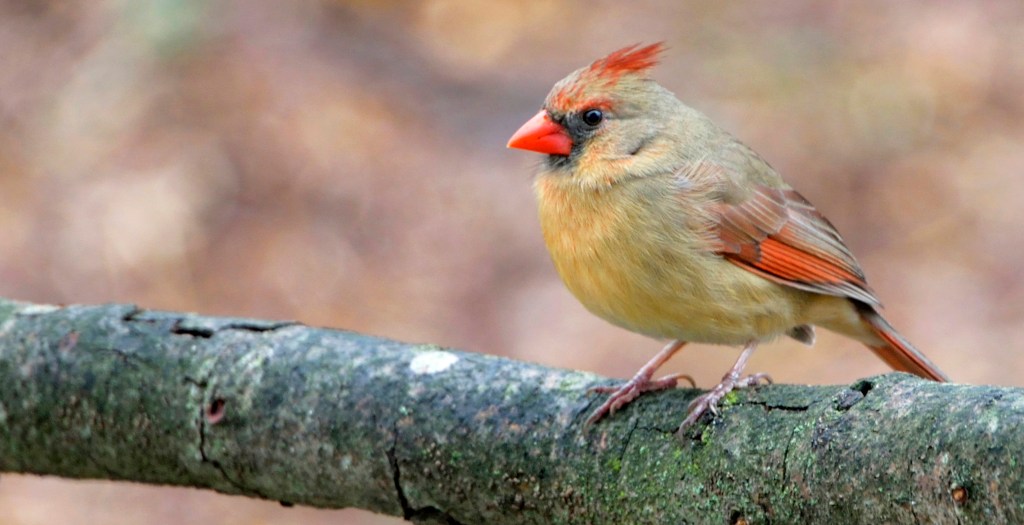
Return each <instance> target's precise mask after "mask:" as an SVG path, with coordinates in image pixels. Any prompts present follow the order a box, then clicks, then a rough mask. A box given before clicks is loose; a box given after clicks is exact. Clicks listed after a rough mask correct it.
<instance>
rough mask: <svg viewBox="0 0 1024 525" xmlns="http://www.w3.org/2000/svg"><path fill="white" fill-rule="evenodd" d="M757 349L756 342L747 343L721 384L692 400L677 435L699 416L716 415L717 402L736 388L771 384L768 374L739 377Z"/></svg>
mask: <svg viewBox="0 0 1024 525" xmlns="http://www.w3.org/2000/svg"><path fill="white" fill-rule="evenodd" d="M756 348H757V341H751V342H749V343H747V346H745V347H743V353H741V354H740V357H739V359H737V360H736V364H734V365H732V368H730V369H729V372H728V373H727V374H725V375H724V376H722V382H721V383H718V384H717V385H715V387H714V388H712V389H711V390H709V391H707V392H705V393H703V394H701V395H700V396H699V397H698V398H697V399H694V400H693V401H692V402H691V403H690V412H689V413H688V414H687V415H686V419H684V420H683V422H682V423H681V424H680V425H679V433H682V432H683V431H684V430H686V428H687V427H689V426H690V425H692V424H694V423H696V422H697V420H698V419H700V416H702V415H704V413H705V412H707V411H709V410H710V411H711V413H712V414H717V413H718V402H719V401H721V400H722V398H723V397H725V396H726V394H728V393H729V392H732V391H733V390H735V389H737V388H746V387H748V386H754V385H757V384H758V383H760V382H761V381H764V382H766V383H771V382H772V378H771V377H769V376H768V374H751V375H749V376H747V377H743V378H741V377H740V374H742V373H743V369H744V368H746V366H747V360H748V359H750V356H751V355H753V353H754V350H755V349H756Z"/></svg>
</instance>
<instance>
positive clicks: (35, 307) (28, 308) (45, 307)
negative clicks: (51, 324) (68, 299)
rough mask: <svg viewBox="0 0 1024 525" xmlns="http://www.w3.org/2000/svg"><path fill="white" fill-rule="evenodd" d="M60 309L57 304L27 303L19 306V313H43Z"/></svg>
mask: <svg viewBox="0 0 1024 525" xmlns="http://www.w3.org/2000/svg"><path fill="white" fill-rule="evenodd" d="M57 310H60V307H59V306H57V305H55V304H26V305H24V306H22V307H20V308H18V315H42V314H48V313H50V312H55V311H57Z"/></svg>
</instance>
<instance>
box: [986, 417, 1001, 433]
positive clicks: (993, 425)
mask: <svg viewBox="0 0 1024 525" xmlns="http://www.w3.org/2000/svg"><path fill="white" fill-rule="evenodd" d="M987 430H988V433H989V434H995V433H996V430H999V418H996V417H993V418H990V419H989V420H988V428H987Z"/></svg>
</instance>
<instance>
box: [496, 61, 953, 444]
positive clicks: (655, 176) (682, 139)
mask: <svg viewBox="0 0 1024 525" xmlns="http://www.w3.org/2000/svg"><path fill="white" fill-rule="evenodd" d="M662 48H663V47H662V45H661V44H654V45H649V46H646V47H639V46H638V45H633V46H629V47H626V48H624V49H620V50H618V51H615V52H614V53H611V54H610V55H608V56H606V57H604V58H601V59H599V60H597V61H595V62H594V63H592V64H590V65H589V66H586V67H584V68H581V69H579V70H577V71H575V72H573V73H572V74H570V75H569V76H567V77H565V78H564V79H562V80H561V81H559V82H558V83H557V84H555V86H554V87H553V88H552V89H551V92H550V93H549V94H548V96H547V99H545V101H544V108H543V109H541V111H540V112H539V113H537V114H536V115H535V116H534V117H533V118H531V119H530V120H529V121H528V122H527V123H526V124H524V125H523V126H522V127H521V128H519V130H518V131H516V132H515V134H514V135H512V138H511V139H510V140H509V143H508V146H509V147H510V148H520V149H525V150H530V151H536V152H539V153H545V154H547V157H546V159H545V163H544V165H543V168H542V169H541V172H540V174H539V175H538V176H537V179H536V182H535V184H534V188H535V191H536V195H537V202H538V204H539V209H540V222H541V226H542V229H543V232H544V240H545V242H546V244H547V247H548V250H549V251H550V252H551V258H552V259H553V260H554V263H555V267H556V268H557V270H558V273H559V275H561V277H562V280H563V281H564V282H565V284H566V286H568V287H569V290H571V291H572V293H573V294H574V295H575V296H576V298H577V299H579V300H580V302H582V303H583V305H584V306H586V307H587V309H588V310H590V311H591V312H593V313H595V314H597V315H598V316H600V317H602V318H604V319H606V320H608V321H610V322H611V323H613V324H616V325H618V326H621V327H623V328H626V329H628V330H632V331H634V332H639V333H641V334H646V335H649V336H652V337H656V338H660V339H670V340H672V342H671V343H669V344H668V345H667V346H666V347H665V348H664V349H663V350H662V351H661V352H659V353H658V354H657V355H656V356H655V357H654V358H653V359H651V360H650V361H649V362H648V363H647V364H646V365H644V366H643V367H642V368H641V369H640V370H639V371H638V372H637V373H636V375H635V376H633V378H632V379H631V380H629V381H628V382H626V383H625V384H624V385H622V386H621V387H619V388H613V387H603V388H599V389H597V390H598V391H601V392H609V393H610V394H611V395H610V396H609V397H608V399H607V400H606V401H605V402H604V404H602V405H601V406H600V407H599V408H598V409H597V410H595V411H594V413H593V414H592V415H591V416H590V419H589V420H588V422H589V423H594V422H596V421H598V420H599V419H601V418H602V417H604V416H605V415H606V414H610V413H612V412H615V411H616V410H617V409H619V408H622V407H623V406H625V405H626V404H628V403H629V402H630V401H632V400H633V399H635V398H636V397H637V396H638V395H640V394H641V393H643V392H647V391H652V390H660V389H664V388H671V387H674V386H675V385H676V382H677V380H678V379H679V377H681V376H668V377H664V378H661V379H658V380H653V379H652V376H653V374H654V372H655V371H656V370H657V369H658V367H660V366H661V365H662V364H664V363H665V361H667V360H668V359H669V358H670V357H671V356H672V355H673V354H674V353H676V352H677V351H678V350H679V349H680V348H682V347H683V345H685V344H686V343H687V342H690V341H695V342H701V343H715V344H724V345H744V348H743V352H742V354H741V355H740V357H739V359H738V360H737V361H736V364H735V365H733V367H732V369H730V370H729V372H728V373H727V374H726V375H725V376H724V377H723V378H722V382H721V383H719V384H718V385H717V386H716V387H714V388H713V389H712V390H710V391H709V392H707V393H705V394H703V395H702V396H700V397H698V398H697V399H696V400H694V401H693V403H691V404H690V410H689V414H688V415H687V417H686V419H685V420H683V422H682V424H681V425H680V430H683V429H684V428H686V427H687V426H689V425H691V424H693V423H694V422H695V421H697V420H698V418H700V416H701V415H702V414H703V413H704V412H706V411H708V410H710V411H711V412H713V413H714V412H715V406H716V404H717V403H718V401H719V400H721V398H722V397H723V396H725V395H726V394H727V393H728V392H730V391H731V390H733V389H734V388H739V387H745V386H750V385H755V384H757V383H758V382H759V381H761V380H768V381H770V380H769V379H768V377H767V376H766V375H764V374H755V375H752V376H748V377H745V378H741V377H740V375H741V373H742V370H743V368H744V366H745V364H746V361H747V359H748V358H749V357H750V355H751V354H752V353H753V351H754V349H755V348H756V347H757V344H758V343H759V342H761V341H765V340H769V339H772V338H774V337H776V336H779V335H781V334H786V335H789V336H790V337H793V338H795V339H797V340H799V341H802V342H804V343H807V344H812V343H813V342H814V328H813V327H814V326H815V325H817V326H822V327H824V328H827V329H829V330H832V331H834V332H838V333H840V334H844V335H846V336H849V337H852V338H854V339H856V340H858V341H861V342H862V343H864V344H865V345H867V346H868V348H870V349H871V350H873V351H874V352H875V353H876V354H878V356H879V357H881V358H882V360H883V361H885V362H886V363H888V364H889V366H891V367H893V368H894V369H896V370H901V371H905V372H910V373H913V374H917V375H919V376H922V377H925V378H928V379H932V380H935V381H947V380H948V379H947V377H946V375H945V374H943V373H942V372H941V371H940V370H939V369H938V368H936V367H935V365H933V364H932V363H931V362H930V361H929V360H928V359H927V358H926V357H925V356H924V355H923V354H922V353H921V352H919V351H918V350H917V349H916V348H914V347H913V346H912V345H911V344H910V343H909V342H908V341H907V340H906V339H904V338H903V336H901V335H900V334H899V333H897V332H896V330H895V329H894V328H893V327H892V326H891V325H890V324H889V323H888V322H886V320H885V319H884V318H882V316H881V314H879V312H878V309H879V307H880V303H879V301H878V299H877V298H876V297H875V294H874V293H873V292H872V291H871V289H870V288H868V285H867V282H866V281H865V278H864V273H863V272H862V271H861V269H860V266H859V265H858V264H857V261H856V259H854V257H853V254H851V253H850V250H849V249H848V248H847V247H846V245H845V244H844V243H843V239H842V237H840V236H839V232H837V231H836V229H835V227H834V226H832V224H831V223H830V222H829V221H828V219H826V218H825V217H824V216H823V215H822V214H821V213H819V212H818V210H816V209H815V208H814V206H813V205H811V203H810V202H808V201H807V199H805V198H803V197H802V196H801V195H800V194H799V193H797V192H796V191H795V190H794V189H793V188H791V187H790V186H789V185H788V184H786V183H785V182H783V180H782V178H781V177H780V176H779V174H778V173H776V172H775V170H774V169H772V167H771V166H769V165H768V163H767V162H765V161H764V160H763V159H762V158H761V157H760V156H758V155H757V153H754V152H753V151H752V150H751V149H750V148H748V147H747V146H745V145H743V144H742V143H741V142H739V141H738V140H736V139H735V138H733V137H732V136H731V135H729V134H728V133H727V132H725V131H723V130H722V129H721V128H719V127H718V126H716V125H715V124H714V123H712V122H711V120H710V119H708V118H707V117H706V116H704V115H703V114H701V113H700V112H698V111H696V110H694V109H693V108H690V107H689V106H686V105H685V104H683V103H682V102H680V101H679V100H678V99H677V98H676V97H675V95H673V94H672V93H671V92H669V91H668V90H666V89H665V88H663V87H661V86H660V85H658V84H657V83H656V82H654V81H653V80H651V79H650V78H649V77H648V73H649V71H650V70H651V68H652V67H653V66H654V65H655V64H656V63H657V58H658V55H659V53H660V52H661V51H662Z"/></svg>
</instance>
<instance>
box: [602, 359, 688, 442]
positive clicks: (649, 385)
mask: <svg viewBox="0 0 1024 525" xmlns="http://www.w3.org/2000/svg"><path fill="white" fill-rule="evenodd" d="M685 344H686V341H672V342H671V343H669V344H668V345H666V346H665V348H662V349H661V351H660V352H658V354H657V355H655V356H654V357H653V358H651V360H650V361H648V362H647V364H645V365H644V366H643V367H641V368H640V370H638V371H637V373H636V375H634V376H633V379H630V380H629V381H627V382H626V383H625V384H624V385H622V386H620V387H613V386H596V387H593V388H591V389H590V391H591V392H597V393H601V394H611V395H609V396H608V399H606V400H605V402H604V403H602V404H601V406H599V407H597V410H595V411H594V413H593V414H590V417H589V418H588V419H587V424H588V425H592V424H594V423H597V422H598V421H599V420H600V419H601V418H603V417H604V416H606V415H611V414H613V413H615V411H616V410H618V409H620V408H622V407H624V406H626V405H628V404H629V403H630V402H631V401H633V400H634V399H636V398H637V396H639V395H640V394H642V393H644V392H651V391H654V390H664V389H666V388H674V387H675V386H676V383H678V382H679V380H680V379H686V380H687V381H689V382H690V385H691V386H695V385H694V382H693V378H691V377H690V376H688V375H684V374H670V375H667V376H665V377H662V378H659V379H654V380H652V379H651V377H653V376H654V372H656V371H657V370H658V368H660V367H661V365H663V364H665V361H668V360H669V359H670V358H671V357H672V355H673V354H675V353H676V352H678V351H679V349H680V348H682V347H683V345H685Z"/></svg>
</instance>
